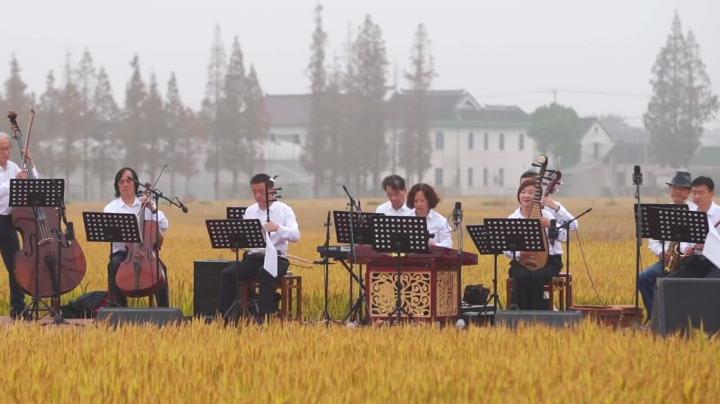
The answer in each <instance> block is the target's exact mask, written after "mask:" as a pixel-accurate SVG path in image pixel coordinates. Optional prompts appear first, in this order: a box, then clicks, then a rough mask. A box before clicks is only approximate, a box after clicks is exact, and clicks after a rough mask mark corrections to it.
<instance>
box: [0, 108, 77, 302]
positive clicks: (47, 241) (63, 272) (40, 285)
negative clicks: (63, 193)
mask: <svg viewBox="0 0 720 404" xmlns="http://www.w3.org/2000/svg"><path fill="white" fill-rule="evenodd" d="M31 114H32V116H33V117H34V115H35V111H31ZM8 119H10V126H11V129H12V137H13V138H14V139H15V140H16V141H17V144H18V148H19V149H20V151H21V152H22V153H23V169H25V170H27V172H28V178H29V179H36V176H35V174H34V172H33V171H34V170H33V167H31V166H30V159H29V158H28V156H27V154H26V150H27V146H28V143H29V140H30V133H29V132H28V141H27V143H26V144H25V147H23V133H22V130H21V129H20V126H19V125H18V123H17V114H16V113H15V112H14V111H10V112H9V113H8ZM31 122H32V121H31ZM31 125H32V124H31ZM30 127H32V126H30ZM61 219H62V221H63V222H64V223H65V226H66V231H65V232H63V231H62V228H61ZM12 221H13V225H14V226H15V228H16V229H17V231H18V232H19V233H20V235H21V238H22V247H23V248H22V250H20V251H18V252H17V253H16V254H15V278H16V280H17V283H18V285H19V286H20V287H21V288H22V289H23V290H24V291H25V292H26V293H27V294H29V295H31V296H32V297H33V305H31V309H33V306H34V310H36V313H37V310H38V309H37V304H38V302H39V299H40V298H47V297H51V298H52V305H53V308H52V310H53V311H55V312H56V313H55V314H57V312H58V309H59V303H60V295H62V294H64V293H67V292H69V291H71V290H72V289H74V288H75V287H76V286H77V285H79V284H80V281H81V280H82V278H83V276H84V275H85V269H86V261H85V255H84V254H83V251H82V248H80V244H78V243H77V242H76V241H74V237H73V235H72V223H68V222H67V220H66V218H65V205H64V204H61V206H60V207H57V208H56V207H16V208H13V210H12Z"/></svg>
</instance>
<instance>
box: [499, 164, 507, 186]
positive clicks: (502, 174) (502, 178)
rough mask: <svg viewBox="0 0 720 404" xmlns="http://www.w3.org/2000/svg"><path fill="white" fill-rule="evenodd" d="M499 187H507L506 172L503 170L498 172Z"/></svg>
mask: <svg viewBox="0 0 720 404" xmlns="http://www.w3.org/2000/svg"><path fill="white" fill-rule="evenodd" d="M498 185H500V186H501V187H502V186H504V185H505V170H504V169H502V168H501V169H499V170H498Z"/></svg>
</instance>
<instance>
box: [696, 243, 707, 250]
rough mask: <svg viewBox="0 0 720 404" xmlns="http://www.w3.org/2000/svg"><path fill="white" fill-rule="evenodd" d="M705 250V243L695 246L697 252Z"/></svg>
mask: <svg viewBox="0 0 720 404" xmlns="http://www.w3.org/2000/svg"><path fill="white" fill-rule="evenodd" d="M703 249H705V243H702V244H695V251H702V250H703Z"/></svg>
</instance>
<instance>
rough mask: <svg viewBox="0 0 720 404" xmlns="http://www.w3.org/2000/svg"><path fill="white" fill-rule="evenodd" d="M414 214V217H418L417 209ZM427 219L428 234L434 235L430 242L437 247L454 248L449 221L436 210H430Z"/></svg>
mask: <svg viewBox="0 0 720 404" xmlns="http://www.w3.org/2000/svg"><path fill="white" fill-rule="evenodd" d="M412 214H413V216H417V215H416V212H415V209H413V210H412ZM425 219H426V221H427V230H428V233H430V234H432V235H433V236H432V237H430V240H432V241H433V242H435V245H436V246H439V247H447V248H452V236H451V235H450V232H451V230H450V225H449V224H448V221H447V219H445V217H444V216H443V215H441V214H439V213H437V211H436V210H435V209H430V212H428V215H427V217H426V218H425Z"/></svg>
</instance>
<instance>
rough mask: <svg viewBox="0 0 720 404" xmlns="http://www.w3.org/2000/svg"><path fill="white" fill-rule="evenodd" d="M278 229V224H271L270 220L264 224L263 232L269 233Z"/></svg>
mask: <svg viewBox="0 0 720 404" xmlns="http://www.w3.org/2000/svg"><path fill="white" fill-rule="evenodd" d="M279 228H280V226H278V224H277V223H275V222H273V221H272V220H271V221H269V222H267V223H265V230H267V231H269V232H273V231H278V229H279Z"/></svg>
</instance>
